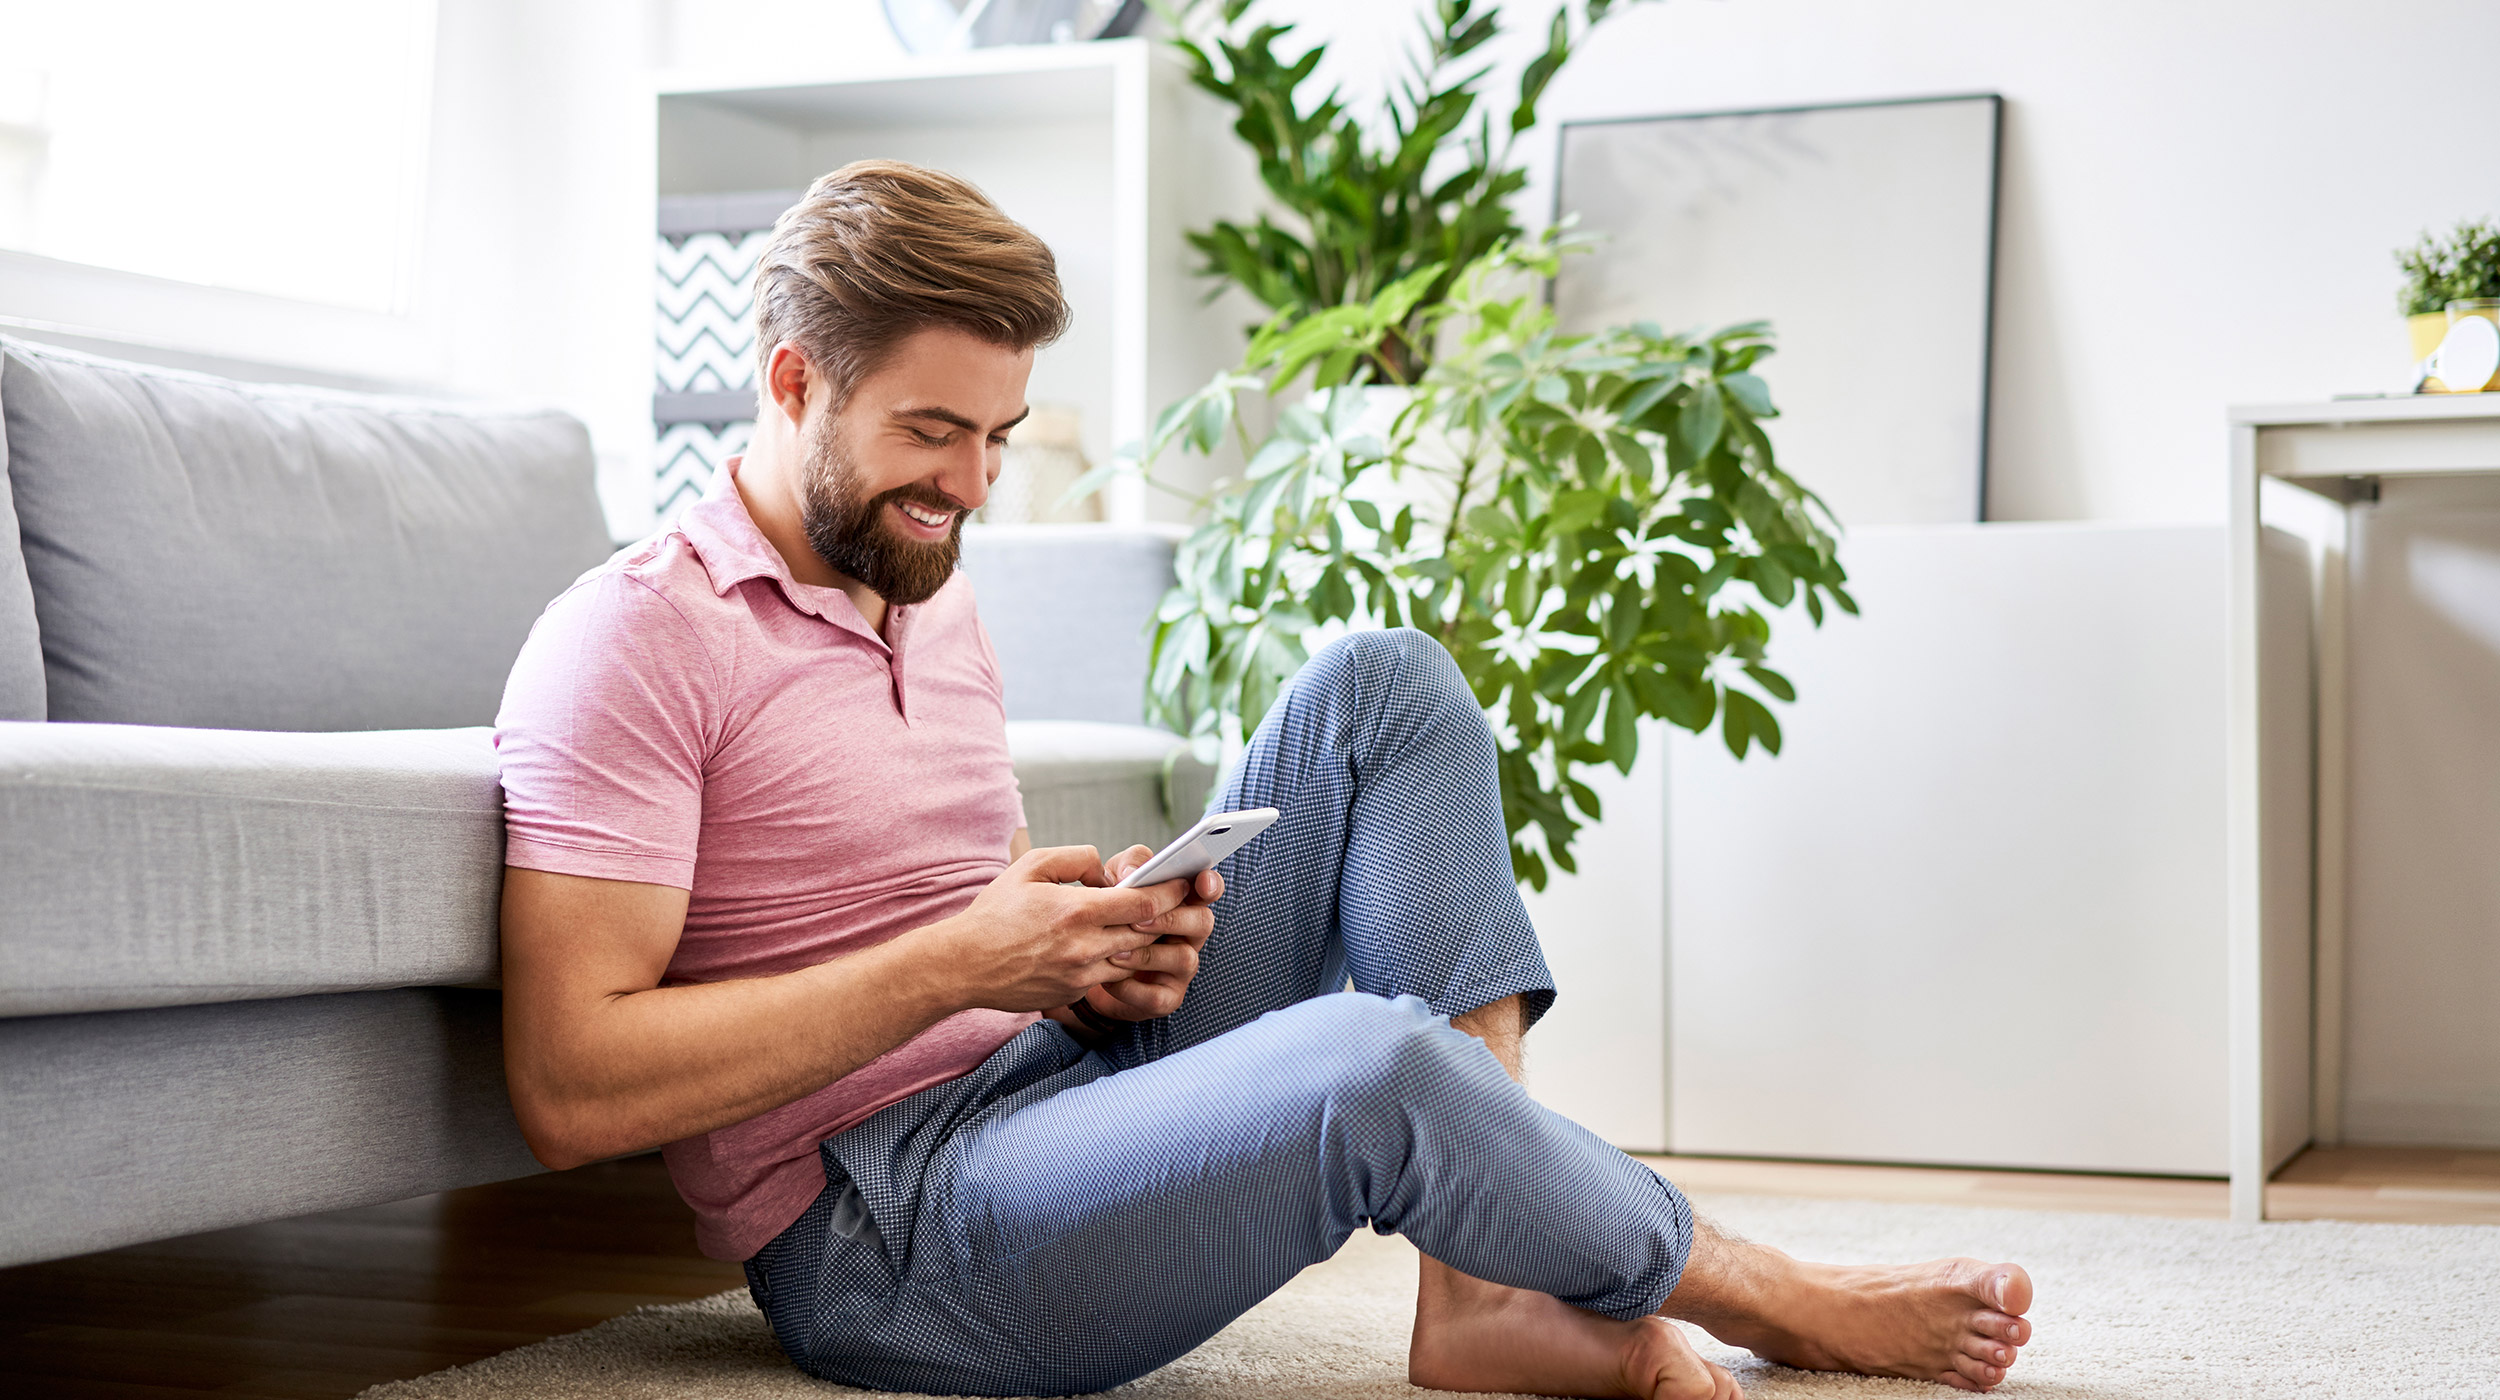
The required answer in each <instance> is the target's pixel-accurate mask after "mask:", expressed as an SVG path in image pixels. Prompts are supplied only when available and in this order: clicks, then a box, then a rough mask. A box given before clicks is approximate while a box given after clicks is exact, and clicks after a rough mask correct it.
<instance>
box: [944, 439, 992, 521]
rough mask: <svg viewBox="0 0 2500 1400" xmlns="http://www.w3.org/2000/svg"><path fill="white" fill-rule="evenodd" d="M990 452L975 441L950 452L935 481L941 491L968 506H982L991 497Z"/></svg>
mask: <svg viewBox="0 0 2500 1400" xmlns="http://www.w3.org/2000/svg"><path fill="white" fill-rule="evenodd" d="M989 458H990V454H989V449H988V447H987V446H986V445H985V444H983V443H981V442H979V441H977V440H976V441H975V442H974V443H973V444H972V445H971V446H970V447H969V448H968V449H967V450H966V451H963V452H959V453H950V454H948V457H947V462H946V465H945V466H944V467H943V468H941V469H940V470H939V472H938V479H937V481H936V482H935V483H934V484H935V485H936V487H937V489H938V492H939V494H941V495H943V496H945V497H946V498H947V499H948V500H950V501H953V502H954V503H955V504H957V505H959V506H962V507H963V508H964V509H965V510H979V509H980V508H981V504H982V502H984V501H987V500H988V499H989V498H990V461H989Z"/></svg>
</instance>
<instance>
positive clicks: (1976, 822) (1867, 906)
mask: <svg viewBox="0 0 2500 1400" xmlns="http://www.w3.org/2000/svg"><path fill="white" fill-rule="evenodd" d="M1844 557H1845V559H1846V561H1847V563H1848V566H1849V569H1850V572H1851V576H1852V577H1851V581H1850V587H1851V588H1852V590H1853V591H1854V592H1855V593H1856V596H1857V597H1858V599H1859V601H1860V602H1861V603H1862V604H1863V606H1864V610H1865V611H1864V616H1863V617H1860V618H1848V617H1835V618H1834V619H1832V620H1831V621H1830V622H1828V623H1827V624H1826V625H1825V626H1824V627H1823V628H1822V629H1821V630H1820V631H1811V630H1809V629H1808V628H1806V627H1805V626H1804V625H1803V622H1802V619H1798V620H1797V621H1796V622H1794V623H1791V622H1789V621H1788V620H1787V619H1786V618H1783V619H1781V625H1780V626H1779V627H1778V632H1777V637H1776V639H1775V641H1774V644H1773V646H1772V655H1771V661H1772V664H1773V665H1774V666H1776V667H1778V668H1779V669H1780V670H1782V671H1783V672H1785V673H1786V674H1787V675H1788V676H1789V677H1790V678H1791V679H1793V680H1794V681H1795V682H1796V686H1797V690H1798V702H1797V704H1795V705H1794V706H1782V707H1779V709H1780V718H1781V723H1782V724H1783V726H1784V727H1785V730H1786V746H1785V750H1784V752H1783V753H1782V754H1781V755H1780V756H1778V757H1777V758H1767V757H1764V756H1762V755H1759V754H1757V755H1756V756H1755V757H1753V758H1750V759H1747V760H1746V761H1744V762H1742V763H1738V762H1736V761H1734V760H1732V759H1731V758H1730V757H1729V756H1728V754H1727V751H1726V750H1725V748H1724V747H1722V746H1720V744H1719V743H1718V741H1717V739H1716V738H1715V737H1711V738H1707V739H1694V738H1691V737H1689V736H1686V737H1681V738H1679V739H1678V740H1677V741H1676V742H1675V743H1674V744H1673V745H1672V746H1671V747H1670V749H1669V752H1668V776H1667V792H1668V799H1667V813H1668V822H1667V847H1668V852H1669V855H1668V890H1669V897H1668V946H1669V950H1670V951H1669V967H1668V972H1669V976H1668V986H1669V1008H1670V1014H1669V1018H1668V1024H1669V1026H1670V1028H1671V1031H1670V1042H1671V1044H1670V1056H1669V1065H1670V1075H1669V1079H1670V1093H1669V1105H1670V1109H1669V1127H1670V1131H1669V1134H1668V1138H1669V1145H1670V1146H1671V1147H1672V1148H1673V1149H1674V1150H1676V1151H1679V1152H1705V1153H1730V1154H1742V1155H1762V1156H1780V1157H1810V1158H1811V1157H1820V1158H1843V1159H1858V1160H1872V1161H1899V1162H1932V1163H1965V1164H1975V1165H1990V1166H2032V1167H2062V1168H2074V1169H2091V1170H2105V1171H2142V1172H2181V1173H2213V1174H2220V1173H2222V1172H2223V1171H2225V1170H2226V1162H2225V1157H2224V1149H2225V1140H2226V1121H2227V1120H2226V1113H2225V1104H2226V1092H2227V1083H2226V1079H2225V1060H2226V1043H2225V1039H2224V1031H2225V1024H2224V943H2223V893H2224V886H2223V870H2224V866H2223V801H2224V793H2225V788H2224V749H2223V743H2224V729H2223V722H2224V710H2223V680H2224V669H2223V661H2222V656H2223V653H2222V631H2223V624H2224V611H2223V602H2222V597H2223V567H2224V535H2223V531H2222V529H2221V528H2220V527H2202V526H2199V527H2164V528H2141V527H2109V526H2089V525H1991V526H1977V527H1950V528H1948V527H1901V528H1896V529H1869V530H1864V531H1860V532H1855V533H1853V534H1852V535H1851V536H1850V538H1849V540H1848V542H1847V545H1846V546H1845V554H1844Z"/></svg>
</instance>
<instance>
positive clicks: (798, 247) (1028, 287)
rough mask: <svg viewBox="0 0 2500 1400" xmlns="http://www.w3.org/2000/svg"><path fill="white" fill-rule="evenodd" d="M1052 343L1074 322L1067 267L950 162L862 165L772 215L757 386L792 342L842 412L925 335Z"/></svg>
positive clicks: (763, 274) (758, 311) (758, 319)
mask: <svg viewBox="0 0 2500 1400" xmlns="http://www.w3.org/2000/svg"><path fill="white" fill-rule="evenodd" d="M931 326H949V327H952V328H954V329H956V330H960V331H963V332H965V333H966V334H969V335H973V336H977V337H979V338H981V339H983V340H986V341H989V342H990V343H992V344H994V345H1006V346H1012V347H1015V348H1018V349H1024V348H1028V347H1038V346H1042V345H1047V344H1049V343H1050V342H1051V341H1054V340H1056V339H1058V338H1059V335H1060V332H1062V331H1064V330H1066V329H1067V327H1068V304H1067V302H1066V301H1064V300H1063V299H1061V297H1060V294H1059V268H1058V263H1057V261H1056V260H1055V259H1053V258H1052V257H1051V255H1050V248H1049V247H1048V246H1047V245H1045V244H1044V243H1043V242H1042V240H1040V239H1038V238H1036V237H1034V236H1033V233H1032V230H1030V229H1027V228H1026V227H1025V226H1024V225H1022V224H1019V223H1017V222H1016V221H1015V220H1013V219H1010V218H1008V217H1007V216H1006V215H1005V214H1003V213H1001V212H1000V211H999V208H998V206H997V205H995V204H992V203H990V201H989V198H988V197H987V196H986V195H983V194H982V193H981V192H980V191H979V190H977V189H975V188H973V186H972V185H971V184H970V183H968V182H966V181H963V180H959V179H957V178H956V177H954V176H952V175H949V174H947V173H945V172H944V171H940V170H930V169H926V168H924V167H922V166H917V165H906V164H904V163H903V162H901V161H895V160H861V161H853V162H852V163H850V164H849V165H846V166H843V167H842V168H841V169H839V170H836V171H834V172H833V173H832V174H830V175H826V176H823V177H821V178H819V179H818V180H817V181H816V183H815V184H814V185H811V186H809V187H808V191H807V196H806V197H805V198H803V199H801V200H800V201H799V202H798V203H797V204H795V205H792V206H791V207H790V209H789V210H788V211H787V212H785V213H783V214H782V216H781V217H780V219H778V220H776V221H775V222H774V224H773V237H772V243H771V245H770V246H768V247H767V248H766V249H765V250H764V254H763V256H762V258H760V259H759V260H758V261H757V263H756V268H755V355H756V371H757V377H758V379H759V381H760V380H761V378H762V376H763V374H764V373H765V371H767V370H769V369H770V367H771V365H772V357H773V351H774V349H776V348H777V347H778V346H780V344H781V343H782V342H783V341H785V340H786V341H789V342H790V343H791V344H793V345H796V346H797V347H798V348H799V351H800V353H801V354H804V355H805V356H807V359H808V363H810V364H812V365H814V366H815V367H816V369H817V371H818V372H819V373H821V374H823V375H824V376H825V377H826V378H827V379H828V380H829V381H830V382H831V383H832V385H833V402H834V407H835V408H837V409H839V408H840V407H841V405H842V402H843V401H844V400H845V399H848V398H849V397H850V394H851V390H852V389H853V388H855V387H857V386H858V384H859V381H860V380H861V379H863V378H865V377H867V375H868V374H869V373H870V372H871V371H873V370H874V369H875V368H876V367H877V364H878V362H879V361H880V360H882V359H883V358H884V357H885V355H886V353H887V352H888V351H890V350H892V349H893V348H894V346H895V345H897V344H898V343H900V342H901V341H902V340H903V339H904V338H905V337H907V336H909V335H911V334H912V333H913V332H915V331H919V330H924V329H926V328H928V327H931Z"/></svg>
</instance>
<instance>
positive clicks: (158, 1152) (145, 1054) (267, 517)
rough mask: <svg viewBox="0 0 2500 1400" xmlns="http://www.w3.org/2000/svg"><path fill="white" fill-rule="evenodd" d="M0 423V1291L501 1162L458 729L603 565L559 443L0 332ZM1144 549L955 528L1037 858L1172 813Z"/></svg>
mask: <svg viewBox="0 0 2500 1400" xmlns="http://www.w3.org/2000/svg"><path fill="white" fill-rule="evenodd" d="M0 428H4V429H5V431H4V433H0V1182H4V1183H5V1185H0V1263H17V1262H23V1261H28V1260H35V1259H44V1258H52V1257H57V1256H61V1255H66V1254H74V1253H80V1252H84V1251H88V1250H94V1249H101V1248H106V1247H110V1246H113V1245H118V1244H124V1243H129V1242H133V1241H138V1240H145V1239H153V1238H161V1237H164V1236H169V1235H175V1234H183V1233H188V1232H191V1231H197V1230H205V1229H213V1228H218V1227H222V1226H227V1225H234V1224H241V1223H245V1222H249V1221H254V1220H263V1219H270V1218H275V1217H279V1216H285V1215H294V1214H301V1213H304V1212H308V1211H317V1210H326V1209H332V1208H336V1207H341V1206H347V1205H355V1204H364V1203H370V1202H376V1201H385V1200H394V1199H399V1198H402V1197H406V1196H410V1195H415V1194H419V1193H422V1192H427V1191H437V1190H443V1189H446V1188H450V1187H454V1186H461V1185H469V1184H474V1183H478V1182H485V1181H493V1180H499V1179H503V1178H507V1177H512V1176H517V1175H522V1174H525V1173H529V1172H532V1171H535V1170H537V1169H538V1168H537V1166H536V1164H535V1163H534V1162H533V1161H532V1160H531V1158H530V1156H529V1153H528V1151H527V1149H526V1148H525V1147H524V1146H523V1145H522V1142H521V1139H520V1135H519V1133H518V1131H517V1129H516V1128H515V1127H514V1124H513V1121H512V1113H511V1109H510V1106H509V1104H508V1102H507V1101H506V1099H505V1095H504V1087H503V1070H502V1054H501V1045H500V1029H499V1010H500V1008H499V1004H498V997H497V995H496V993H495V991H494V990H493V987H494V977H495V969H496V924H495V919H496V902H497V897H498V894H499V890H500V885H501V876H502V864H501V859H502V857H501V852H502V825H503V821H502V797H501V791H500V789H499V788H498V786H497V783H496V777H495V762H494V754H493V751H492V747H491V745H490V742H489V738H488V731H487V730H486V729H485V728H484V727H483V726H485V725H486V724H488V723H489V722H491V720H492V718H493V715H494V711H495V706H496V701H497V698H498V696H499V695H500V692H501V688H502V684H503V678H504V674H505V672H506V670H507V669H508V668H509V666H510V664H511V660H512V657H513V655H514V653H515V652H516V651H517V650H518V649H519V647H520V644H521V641H522V639H523V638H524V637H525V636H526V635H527V632H528V629H529V626H530V623H531V621H532V620H533V619H535V618H536V616H537V615H538V613H539V611H540V609H541V608H543V607H544V606H545V604H546V602H547V600H548V599H550V598H552V597H553V596H555V594H556V593H558V592H560V591H561V590H562V589H563V588H564V586H565V585H566V584H567V583H568V582H570V581H571V580H572V579H573V578H574V577H575V576H576V575H578V574H579V573H580V572H581V571H582V570H584V569H586V568H589V567H591V566H593V565H595V564H597V563H598V562H599V561H600V560H601V559H602V558H604V557H605V556H606V555H607V554H608V552H609V551H610V549H611V548H612V542H611V541H610V540H609V539H608V537H607V534H606V531H605V529H604V527H603V525H602V522H601V517H600V512H599V506H598V502H597V499H596V496H595V494H594V492H593V489H592V468H591V457H590V450H589V444H588V441H587V439H586V437H585V435H584V433H583V431H582V429H581V427H580V425H579V424H578V423H575V422H574V421H573V420H571V419H569V418H567V417H565V416H563V415H561V414H557V413H552V412H546V411H533V410H507V409H496V408H480V407H470V406H456V405H449V404H443V403H435V402H426V401H420V400H409V399H390V398H382V397H374V396H360V395H349V394H342V393H337V392H331V391H325V390H317V389H306V388H299V387H286V386H268V385H249V384H240V383H235V382H231V381H226V380H220V379H215V378H210V377H207V376H203V375H197V374H189V373H183V372H178V371H171V370H160V369H155V368H150V367H144V366H139V365H131V364H122V363H118V362H114V361H109V360H100V359H96V358H93V357H90V356H85V355H80V354H76V353H72V352H69V351H64V350H58V349H54V348H50V347H46V346H40V345H33V344H28V343H25V342H21V341H12V340H5V339H0ZM1170 561H1171V541H1170V539H1169V538H1168V537H1167V536H1165V535H1163V534H1160V533H1157V532H1154V531H1152V530H1146V529H1134V530H1132V529H1114V528H1110V527H1090V528H1086V527H1080V528H1076V529H1073V530H1071V529H1052V528H1047V527H1044V528H1033V529H1024V530H1016V529H999V530H992V531H979V530H976V531H974V532H972V535H971V537H970V538H969V539H968V540H967V546H966V567H967V569H968V570H969V571H970V572H971V573H972V574H973V575H974V582H975V586H976V587H977V588H978V589H979V590H980V593H981V596H982V598H983V612H984V615H985V617H986V618H987V619H988V622H989V626H990V629H991V631H992V633H993V635H994V637H995V639H996V641H997V645H998V648H999V651H1000V654H1001V658H1002V664H1003V665H1004V667H1005V670H1006V674H1007V678H1008V685H1009V708H1010V716H1011V724H1010V734H1009V738H1010V742H1011V744H1012V746H1013V748H1014V750H1015V754H1016V763H1017V775H1018V779H1019V781H1020V782H1021V783H1022V784H1023V786H1024V790H1025V798H1026V806H1027V812H1028V816H1029V817H1030V819H1031V822H1032V825H1033V829H1034V835H1035V839H1036V840H1037V841H1041V842H1043V843H1045V844H1048V843H1057V842H1084V841H1090V842H1094V843H1096V844H1099V845H1122V844H1126V843H1128V842H1130V841H1137V840H1144V841H1157V840H1160V839H1162V838H1163V837H1164V836H1165V835H1167V834H1168V833H1169V832H1171V831H1172V830H1174V829H1175V826H1174V822H1173V820H1172V814H1173V813H1190V812H1194V811H1195V810H1196V808H1197V806H1198V805H1199V803H1200V802H1202V801H1203V799H1204V795H1205V792H1206V788H1207V785H1208V781H1209V777H1210V775H1209V774H1208V773H1207V772H1206V771H1205V770H1204V769H1203V768H1200V767H1198V766H1197V765H1195V764H1193V763H1191V762H1189V761H1188V760H1187V759H1186V758H1185V757H1183V756H1179V755H1176V754H1175V753H1174V749H1175V746H1176V744H1177V741H1176V740H1174V739H1173V738H1172V737H1171V736H1170V735H1168V734H1164V733H1162V732H1160V731H1157V730H1150V729H1145V728H1141V727H1139V726H1138V725H1137V724H1136V720H1137V718H1138V699H1137V696H1138V690H1139V682H1140V679H1141V677H1142V675H1143V667H1144V651H1143V643H1142V641H1140V640H1139V639H1138V637H1137V633H1138V629H1139V627H1140V625H1141V623H1142V621H1143V619H1144V618H1145V617H1146V615H1147V614H1148V612H1149V611H1150V610H1151V608H1152V607H1153V604H1154V600H1155V597H1156V595H1157V594H1159V593H1160V591H1161V589H1162V587H1163V586H1164V584H1165V583H1166V582H1167V581H1168V579H1169V575H1170ZM1071 618H1075V619H1081V623H1082V625H1081V627H1075V628H1072V627H1071V626H1070V625H1069V624H1070V619H1071ZM1071 635H1082V636H1084V637H1087V638H1089V639H1098V640H1088V641H1086V642H1084V643H1082V644H1076V643H1072V642H1070V641H1068V640H1067V639H1068V638H1069V637H1070V636H1071Z"/></svg>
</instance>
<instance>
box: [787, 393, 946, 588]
mask: <svg viewBox="0 0 2500 1400" xmlns="http://www.w3.org/2000/svg"><path fill="white" fill-rule="evenodd" d="M803 494H804V496H805V501H804V504H803V507H802V509H801V511H800V520H801V522H802V523H803V524H804V525H805V526H806V527H807V542H808V543H809V544H810V545H812V546H814V547H815V550H816V554H817V556H818V557H819V558H821V559H823V560H824V561H825V563H826V564H827V565H828V566H830V567H831V568H832V569H833V570H834V572H836V573H841V574H847V575H849V576H850V577H852V578H854V579H857V580H859V581H860V582H861V583H863V584H866V585H867V586H868V589H869V591H870V592H872V593H875V594H876V595H877V596H878V597H880V598H883V599H885V601H886V602H887V603H888V604H890V605H892V606H895V607H905V608H907V607H910V606H912V605H913V604H915V603H925V602H927V601H929V599H930V598H932V597H934V596H936V594H937V591H938V590H939V589H941V588H944V587H945V586H946V581H947V580H948V579H950V578H953V577H954V576H955V559H956V556H957V555H958V554H960V553H961V552H962V550H963V536H964V516H965V515H966V514H967V513H968V512H966V511H964V510H962V509H961V508H959V507H958V506H956V504H955V503H954V502H953V501H950V500H948V499H946V498H945V497H944V496H942V495H940V494H938V492H937V491H936V489H935V488H933V487H930V486H927V485H924V484H921V483H917V482H915V483H913V484H911V485H908V486H897V487H895V488H894V489H893V490H891V491H886V492H882V493H880V494H878V495H876V496H873V497H869V498H866V499H863V498H862V497H861V496H860V494H859V473H858V472H857V471H855V470H854V469H853V468H852V466H851V462H850V459H849V458H848V457H847V456H845V455H844V454H843V451H842V448H841V446H840V444H838V443H836V442H835V441H834V434H833V431H832V428H831V425H830V424H828V425H827V426H826V429H825V431H824V432H823V433H822V434H821V435H820V436H819V438H818V439H817V443H816V447H815V450H814V451H812V452H810V453H809V454H808V460H807V476H806V482H805V491H804V493H803ZM897 501H909V502H910V503H912V504H913V505H917V506H923V507H926V508H927V509H929V510H933V511H950V512H953V514H954V517H955V524H954V528H953V529H951V530H949V531H948V532H947V535H946V538H945V539H943V540H939V541H935V542H931V541H927V540H914V539H906V538H904V537H903V536H901V535H898V534H896V533H895V531H894V529H893V528H892V527H891V526H889V525H887V524H886V523H885V508H886V505H887V504H888V503H889V502H897Z"/></svg>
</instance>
